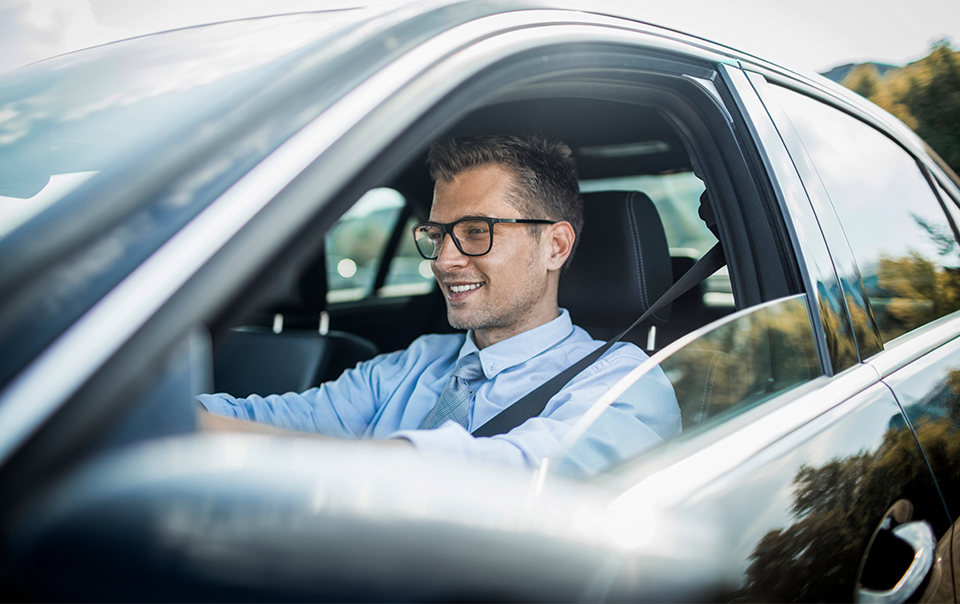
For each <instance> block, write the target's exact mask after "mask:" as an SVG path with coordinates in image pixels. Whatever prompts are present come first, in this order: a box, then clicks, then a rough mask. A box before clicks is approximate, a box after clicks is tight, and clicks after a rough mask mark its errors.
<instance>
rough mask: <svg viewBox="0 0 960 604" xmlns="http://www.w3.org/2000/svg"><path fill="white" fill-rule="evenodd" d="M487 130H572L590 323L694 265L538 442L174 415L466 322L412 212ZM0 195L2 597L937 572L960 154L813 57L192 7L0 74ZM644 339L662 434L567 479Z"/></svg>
mask: <svg viewBox="0 0 960 604" xmlns="http://www.w3.org/2000/svg"><path fill="white" fill-rule="evenodd" d="M630 10H633V11H634V12H633V14H625V13H624V11H630ZM484 132H500V133H508V134H511V133H525V132H534V133H540V134H542V135H544V136H547V137H550V138H552V139H557V140H562V141H564V142H566V143H567V144H568V145H569V146H570V147H571V148H572V150H573V153H574V156H575V158H576V159H577V162H578V168H579V174H580V178H581V190H582V191H583V194H584V198H585V211H586V213H587V222H586V227H585V229H584V231H583V237H582V242H581V243H580V245H581V248H580V250H579V251H578V255H577V258H576V260H575V261H574V263H573V264H572V265H571V266H570V269H569V271H568V272H567V273H566V274H565V275H564V278H563V279H562V288H563V291H561V303H562V304H563V305H564V306H565V307H566V308H568V309H569V310H570V312H571V316H572V317H573V319H574V321H575V322H576V323H578V324H580V325H582V326H583V327H585V328H586V329H588V331H590V333H591V334H592V335H594V337H597V338H602V339H607V338H611V337H614V336H615V335H617V334H618V333H619V332H620V331H621V330H623V329H625V328H626V327H627V326H629V325H630V324H631V323H633V322H634V320H635V319H637V318H639V317H640V316H641V315H642V314H643V312H644V311H645V310H646V309H648V308H649V307H650V306H651V305H652V304H653V303H654V300H655V299H656V298H657V296H659V294H660V293H662V292H663V291H665V290H666V289H667V288H668V287H670V286H671V285H672V284H673V283H674V282H675V281H676V280H677V279H679V278H680V276H681V275H683V274H685V273H686V271H687V270H689V269H690V267H698V266H699V267H700V268H699V269H698V268H694V269H693V270H695V271H698V270H699V271H701V272H706V273H709V274H708V275H700V276H699V277H698V278H695V279H693V281H692V286H691V287H690V288H688V289H687V290H686V291H684V292H683V293H681V294H680V295H679V297H677V298H676V299H674V300H673V301H672V304H670V305H669V313H668V312H667V308H664V309H663V310H662V311H658V312H657V314H656V315H655V316H654V318H653V319H651V320H645V321H644V322H643V323H642V324H641V325H640V326H639V327H637V328H635V329H633V330H632V331H630V332H629V333H628V334H627V335H626V336H624V337H625V339H627V340H629V341H632V342H634V343H636V344H637V345H638V346H640V347H642V348H644V349H645V350H646V351H647V352H648V353H649V354H650V358H649V360H647V361H645V362H643V363H642V364H640V365H639V366H637V367H636V369H634V370H633V371H632V372H631V373H630V374H629V375H628V376H627V377H626V378H624V379H623V380H620V381H617V382H615V383H610V384H609V390H608V391H607V392H606V393H604V395H603V396H601V397H600V398H599V399H597V400H596V401H595V402H594V403H593V406H592V408H591V411H590V412H589V413H588V414H587V415H586V416H584V417H583V418H581V419H580V420H579V422H578V424H577V425H576V426H575V427H574V428H573V429H572V430H571V432H570V435H569V436H568V438H567V440H566V441H565V442H564V443H563V448H562V449H558V453H557V455H556V456H555V457H553V458H550V459H549V460H548V461H547V462H544V463H542V464H540V465H539V466H538V467H536V468H514V467H502V466H498V465H495V464H491V463H484V462H483V461H482V460H470V459H462V458H458V457H456V456H444V455H428V454H422V455H421V454H418V453H417V452H415V451H412V450H401V449H394V448H390V447H377V446H371V444H370V443H365V442H359V443H357V442H337V441H331V440H326V439H315V438H310V437H306V436H291V435H265V434H254V433H244V432H236V433H213V432H207V431H203V430H200V429H198V427H197V403H196V401H195V398H194V397H195V395H197V394H199V393H202V392H211V391H226V392H231V393H233V394H236V395H239V396H245V395H247V394H250V393H261V394H265V393H270V392H283V391H286V390H298V389H301V390H302V389H306V388H309V387H312V386H314V385H316V384H317V383H320V382H322V381H324V380H326V379H330V378H335V377H336V376H337V375H339V374H340V373H341V372H342V371H343V370H344V369H345V368H347V367H350V366H352V365H353V364H355V363H357V362H360V361H362V360H364V359H368V358H370V357H371V356H373V355H375V354H377V353H378V352H387V351H392V350H398V349H401V348H404V347H406V346H407V345H408V344H409V343H410V342H411V341H413V340H414V339H415V338H417V337H418V336H420V335H423V334H426V333H444V332H450V331H451V328H450V327H449V326H448V325H447V324H446V321H445V312H444V303H443V299H442V297H441V296H440V295H439V294H438V292H437V290H436V287H435V286H434V284H433V281H432V277H431V274H430V267H429V263H427V264H424V261H423V259H422V258H420V257H419V255H418V254H417V252H416V248H415V247H414V243H413V240H412V237H411V236H410V228H411V227H412V226H413V225H414V224H416V223H417V222H418V221H420V220H423V219H425V217H426V216H427V214H428V212H429V206H430V202H431V193H432V184H431V181H430V178H429V175H428V174H427V171H426V168H425V165H424V160H425V156H426V151H427V149H428V147H429V145H430V143H431V141H433V140H436V139H437V138H439V137H442V136H461V135H467V134H471V133H484ZM0 196H2V197H0V342H2V344H0V350H2V351H3V353H2V355H0V481H2V482H0V484H2V485H3V486H2V488H0V535H2V537H0V544H2V545H0V546H2V556H0V589H2V591H3V593H4V596H5V597H6V598H7V599H11V600H64V601H66V600H101V601H108V600H109V601H116V600H124V601H131V600H138V601H142V600H150V601H158V600H159V601H164V600H167V601H206V600H211V601H212V600H220V601H223V600H235V601H254V600H255V601H275V600H283V601H290V600H298V601H302V600H310V601H319V600H336V601H344V600H365V601H370V600H390V601H401V600H403V601H408V600H417V601H462V600H469V601H487V600H489V601H518V600H530V601H574V600H585V601H608V600H609V601H620V600H638V601H719V600H722V601H733V600H736V601H830V602H839V601H850V600H854V601H858V602H903V601H907V600H908V599H912V600H916V599H923V600H933V601H956V593H957V592H956V589H957V584H956V580H960V575H956V578H955V571H954V568H955V561H954V551H955V550H956V548H957V540H958V539H960V535H958V534H957V533H956V531H955V524H956V522H957V516H956V514H958V513H960V479H958V476H960V470H958V469H960V445H958V444H957V443H958V442H960V440H958V438H957V436H956V434H957V429H958V427H960V338H958V334H960V312H958V310H960V257H958V253H960V244H958V241H960V231H958V227H957V223H958V221H960V180H958V178H957V176H956V175H955V174H954V173H953V172H952V171H951V170H950V168H949V167H948V166H946V164H944V163H943V162H942V161H941V160H940V159H939V158H938V157H937V156H936V154H935V153H934V152H933V151H932V150H931V149H930V148H929V147H927V146H926V145H925V144H924V143H923V142H922V141H921V140H920V139H919V138H918V137H917V136H915V135H914V134H913V133H912V132H911V131H909V130H908V129H907V128H906V127H905V126H904V125H903V124H902V123H900V122H899V121H897V120H896V119H894V118H893V117H892V116H890V115H889V114H887V113H885V112H884V111H882V110H880V109H879V108H877V107H876V106H874V105H872V104H871V103H869V102H867V101H865V100H864V99H862V98H860V97H858V96H857V95H855V94H853V93H851V92H848V91H846V90H845V89H843V88H841V87H840V86H838V85H834V84H832V83H830V82H827V81H826V80H824V79H823V78H820V77H818V76H815V75H812V74H804V73H798V72H796V71H793V70H790V69H787V68H785V67H782V66H780V65H777V64H775V63H771V62H768V61H765V60H763V59H761V58H757V57H754V56H751V55H747V54H744V53H741V52H738V51H736V50H733V49H731V48H728V47H726V46H722V45H719V44H716V43H713V42H710V41H707V40H704V39H701V38H697V37H694V36H691V35H687V34H684V33H682V32H679V31H677V30H675V29H668V28H663V27H658V26H657V25H654V24H650V23H646V22H644V20H643V11H642V7H640V6H638V7H636V8H634V9H629V8H625V7H624V6H622V5H620V6H618V7H614V8H609V9H608V8H604V7H603V5H602V4H599V3H595V2H590V3H587V2H581V3H579V4H578V3H577V2H575V1H572V0H571V1H569V2H567V1H563V2H561V1H560V0H558V1H557V2H556V3H555V4H552V3H550V2H533V1H531V2H525V1H523V2H512V3H497V2H484V1H458V0H437V1H430V2H414V3H397V4H395V3H389V4H379V5H373V6H366V7H363V6H359V7H358V8H355V9H347V8H342V9H337V10H329V11H316V12H303V13H297V14H285V15H276V16H272V17H263V18H252V19H244V20H238V21H230V22H223V23H216V24H210V25H205V26H197V27H191V28H185V29H181V30H175V31H168V32H163V33H158V34H154V35H149V36H142V37H138V38H133V39H130V40H125V41H120V42H116V43H113V44H107V45H103V46H99V47H95V48H91V49H87V50H84V51H79V52H76V53H71V54H67V55H64V56H61V57H58V58H54V59H50V60H46V61H42V62H39V63H36V64H34V65H30V66H27V67H24V68H20V69H18V70H14V71H12V72H9V73H6V74H4V75H3V76H2V77H0ZM651 208H652V209H651ZM638 217H640V218H638ZM638 246H639V247H638ZM711 250H713V251H711ZM641 254H642V257H641ZM720 256H722V258H723V264H724V266H723V268H720V269H719V270H716V269H717V266H711V267H710V268H709V269H703V267H704V261H703V258H708V259H711V258H712V259H716V258H718V257H720ZM644 261H646V264H644ZM648 286H649V287H648ZM656 368H659V369H660V370H662V371H663V372H664V374H665V375H666V376H667V378H668V379H669V380H670V382H671V384H672V385H673V388H674V391H675V392H676V395H677V399H678V402H679V404H680V408H681V413H682V418H683V430H682V434H680V435H679V436H677V437H676V438H673V439H670V440H668V441H666V442H663V443H662V444H660V445H658V446H656V447H653V448H651V449H646V450H632V449H631V448H630V447H629V446H627V447H626V449H627V450H630V454H629V455H626V456H623V458H621V459H617V460H616V462H615V463H612V464H608V465H607V466H606V467H604V468H603V470H602V471H600V472H598V473H594V474H591V475H577V474H576V473H575V472H571V471H569V468H568V467H567V466H565V464H564V460H565V458H566V455H568V454H569V452H570V451H574V450H575V449H576V447H577V446H578V443H579V442H580V440H579V437H580V435H582V434H583V433H584V431H585V430H586V429H587V428H588V427H589V426H590V425H591V424H592V423H593V422H597V421H600V420H602V419H605V418H609V417H610V415H609V414H612V413H616V412H617V401H623V400H631V397H642V396H643V395H644V392H643V391H642V387H641V386H640V385H641V384H643V382H642V381H641V380H640V378H641V377H642V376H643V375H645V374H646V373H648V372H649V371H652V370H654V369H656ZM627 445H629V443H627Z"/></svg>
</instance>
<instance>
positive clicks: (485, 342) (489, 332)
mask: <svg viewBox="0 0 960 604" xmlns="http://www.w3.org/2000/svg"><path fill="white" fill-rule="evenodd" d="M559 316H560V308H559V307H557V306H555V307H553V309H552V310H551V311H549V312H545V313H540V314H538V315H537V317H536V318H534V319H530V320H528V321H525V322H522V323H520V324H517V325H511V326H510V327H487V328H483V329H475V330H473V343H474V344H476V345H477V348H478V349H480V350H483V349H484V348H486V347H487V346H493V345H494V344H496V343H497V342H502V341H504V340H506V339H508V338H512V337H513V336H516V335H520V334H521V333H524V332H527V331H530V330H531V329H534V328H537V327H540V326H541V325H546V324H547V323H549V322H550V321H553V320H554V319H556V318H557V317H559Z"/></svg>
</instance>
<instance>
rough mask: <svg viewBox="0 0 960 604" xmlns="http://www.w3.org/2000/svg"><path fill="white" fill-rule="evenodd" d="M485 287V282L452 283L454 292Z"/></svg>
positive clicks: (451, 290)
mask: <svg viewBox="0 0 960 604" xmlns="http://www.w3.org/2000/svg"><path fill="white" fill-rule="evenodd" d="M480 287H483V283H471V284H469V285H451V286H450V292H451V293H454V294H463V293H466V292H468V291H472V290H475V289H479V288H480Z"/></svg>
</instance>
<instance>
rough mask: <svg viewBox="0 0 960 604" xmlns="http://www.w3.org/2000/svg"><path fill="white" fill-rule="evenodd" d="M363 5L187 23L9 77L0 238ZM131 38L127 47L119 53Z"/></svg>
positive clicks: (2, 117)
mask: <svg viewBox="0 0 960 604" xmlns="http://www.w3.org/2000/svg"><path fill="white" fill-rule="evenodd" d="M352 19H356V11H336V12H327V13H307V14H297V15H287V16H281V17H272V18H264V19H250V20H244V21H236V22H231V23H222V24H216V25H210V26H204V27H194V28H187V29H182V30H177V31H171V32H166V33H163V34H157V35H152V36H145V37H142V38H134V39H131V40H127V41H123V42H118V43H116V44H109V45H106V46H103V47H99V48H94V49H90V50H87V51H84V52H81V53H74V54H68V55H64V56H62V57H58V58H56V59H52V60H49V61H43V62H40V63H36V64H34V65H30V66H27V67H24V68H22V69H19V70H15V71H12V72H10V73H8V74H6V75H5V77H4V78H2V79H0V91H2V92H0V238H3V237H5V236H6V235H8V234H9V233H10V232H11V231H13V230H14V229H16V228H17V227H18V226H20V225H21V224H23V223H24V222H26V221H27V220H29V219H30V218H31V217H32V216H34V215H36V214H37V213H39V212H40V211H42V210H43V209H44V208H46V207H49V206H50V205H51V204H54V203H56V202H57V201H58V200H60V199H62V198H63V197H64V196H66V195H67V194H68V193H70V192H71V191H73V190H74V189H76V188H77V187H79V186H80V185H81V184H82V183H84V182H85V181H87V180H88V179H90V178H91V177H92V176H94V175H96V174H97V173H98V172H99V171H101V170H102V169H104V168H105V167H107V166H109V165H111V164H112V163H115V162H116V161H117V159H118V158H121V157H123V156H124V155H125V154H126V153H129V151H130V150H131V149H135V148H137V147H138V145H141V144H143V143H144V142H145V141H148V140H150V139H151V138H157V137H158V135H163V134H164V133H168V132H172V131H175V130H176V128H177V126H180V125H181V124H182V122H183V121H184V120H185V119H189V118H190V117H192V116H196V115H197V114H200V113H203V112H204V110H209V109H210V107H211V106H214V105H215V104H216V103H218V102H220V101H222V100H223V99H225V98H227V97H233V96H235V95H237V94H244V93H245V91H246V92H247V93H249V91H250V88H251V87H252V86H253V85H254V83H255V82H258V81H260V80H261V79H262V77H263V76H264V75H266V74H268V72H269V70H270V69H276V68H277V67H276V63H277V61H279V60H283V59H284V58H285V57H288V56H291V55H292V54H293V53H294V52H295V51H297V50H298V49H301V48H303V47H304V46H305V45H308V44H309V43H311V42H313V41H315V40H317V39H319V38H321V37H323V36H324V35H326V34H328V33H330V32H331V31H333V30H334V29H336V28H338V27H342V26H343V24H344V23H345V22H348V21H350V20H352ZM117 46H123V47H124V48H123V52H117Z"/></svg>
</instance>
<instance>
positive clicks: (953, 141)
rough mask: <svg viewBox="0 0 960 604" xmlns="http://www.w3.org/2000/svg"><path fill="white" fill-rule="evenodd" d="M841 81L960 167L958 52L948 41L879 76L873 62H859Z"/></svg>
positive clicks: (959, 53)
mask: <svg viewBox="0 0 960 604" xmlns="http://www.w3.org/2000/svg"><path fill="white" fill-rule="evenodd" d="M841 84H843V85H844V86H846V87H847V88H850V89H851V90H853V91H854V92H857V93H859V94H861V95H862V96H864V97H866V98H868V99H870V100H871V101H873V102H874V103H876V104H877V105H879V106H880V107H883V108H884V109H886V110H887V111H889V112H890V113H892V114H893V115H895V116H896V117H898V118H899V119H900V120H901V121H903V122H904V123H905V124H906V125H907V126H909V127H910V128H911V129H913V131H914V132H916V133H917V134H918V135H919V136H920V137H921V138H922V139H924V140H925V141H926V142H927V144H929V145H930V147H932V148H933V149H934V150H935V151H936V152H937V153H938V154H939V155H940V157H942V158H943V160H944V161H945V162H947V164H948V165H950V167H952V168H953V169H954V171H957V172H960V52H958V51H955V50H953V49H952V47H951V44H950V42H949V41H948V40H939V41H937V42H935V43H934V44H933V45H932V46H931V48H930V53H929V54H928V55H927V56H926V57H924V58H922V59H920V60H919V61H916V62H915V63H911V64H909V65H907V66H905V67H901V68H900V69H894V70H891V71H889V72H887V73H886V74H885V75H884V76H882V77H881V76H879V75H878V73H877V70H876V68H874V67H873V65H870V64H863V65H858V66H856V67H854V68H853V69H852V70H851V71H850V73H849V74H848V75H847V77H846V78H844V79H843V81H842V82H841Z"/></svg>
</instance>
